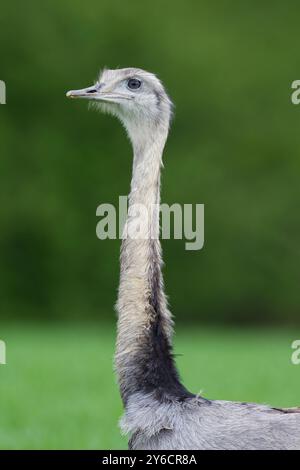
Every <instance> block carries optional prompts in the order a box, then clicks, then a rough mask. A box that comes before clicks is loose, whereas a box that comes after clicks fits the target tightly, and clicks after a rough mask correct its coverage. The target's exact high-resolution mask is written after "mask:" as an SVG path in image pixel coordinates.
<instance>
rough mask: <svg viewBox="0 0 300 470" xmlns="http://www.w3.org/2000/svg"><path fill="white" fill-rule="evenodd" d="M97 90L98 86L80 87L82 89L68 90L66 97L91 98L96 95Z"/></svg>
mask: <svg viewBox="0 0 300 470" xmlns="http://www.w3.org/2000/svg"><path fill="white" fill-rule="evenodd" d="M98 91H99V88H98V87H97V86H96V85H93V86H90V87H88V88H82V90H70V91H68V92H67V94H66V96H67V97H68V98H86V99H90V100H92V99H95V97H96V96H97V95H98Z"/></svg>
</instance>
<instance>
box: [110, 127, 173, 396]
mask: <svg viewBox="0 0 300 470" xmlns="http://www.w3.org/2000/svg"><path fill="white" fill-rule="evenodd" d="M166 137H167V134H166V133H165V134H163V133H160V134H159V135H157V136H156V138H151V139H149V140H148V141H146V142H141V141H139V142H138V143H135V142H133V148H134V159H133V173H132V181H131V191H130V195H129V202H128V217H127V220H126V223H125V227H124V235H123V242H122V247H121V273H120V286H119V295H118V302H117V310H118V315H119V318H118V336H117V348H116V370H117V375H118V380H119V385H120V390H121V396H122V398H123V401H124V403H125V404H126V402H127V400H128V398H129V397H130V396H131V395H132V394H134V393H137V392H145V393H149V392H153V391H155V392H156V393H162V389H165V388H168V387H169V388H170V384H172V387H173V383H175V388H176V387H178V384H179V381H178V377H177V373H176V369H175V366H174V364H173V359H172V354H171V334H172V320H171V315H170V312H169V310H168V308H167V301H166V296H165V293H164V287H163V278H162V273H161V265H162V258H161V247H160V241H159V203H160V170H161V162H162V153H163V148H164V144H165V141H166ZM173 388H174V387H173Z"/></svg>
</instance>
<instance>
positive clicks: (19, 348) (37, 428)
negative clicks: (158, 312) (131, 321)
mask: <svg viewBox="0 0 300 470" xmlns="http://www.w3.org/2000/svg"><path fill="white" fill-rule="evenodd" d="M1 335H2V337H3V338H5V340H6V345H7V364H6V365H3V366H0V383H1V399H0V423H1V424H0V448H1V449H123V448H126V445H127V442H126V439H125V438H122V437H121V435H120V432H119V429H118V426H117V422H118V419H119V417H120V416H121V414H122V406H121V402H120V398H119V394H118V389H117V386H116V383H115V378H114V375H113V372H112V362H113V349H114V328H113V327H112V326H109V325H107V326H101V327H100V326H99V325H94V324H92V325H89V326H82V325H78V326H74V325H69V324H64V325H60V326H54V325H50V324H49V325H47V324H44V325H40V326H37V325H25V324H15V325H9V326H6V327H5V326H4V327H2V328H1ZM295 336H296V333H295V332H294V331H293V330H271V331H268V330H266V329H262V330H252V329H243V330H242V329H228V330H226V329H222V330H221V329H213V328H201V327H200V326H199V327H194V328H193V329H186V328H184V327H183V326H181V327H180V328H179V331H178V334H177V335H176V338H175V352H176V353H177V354H178V357H177V362H178V365H179V368H180V371H181V375H182V378H183V380H184V382H185V384H186V385H187V386H188V387H189V388H190V389H191V390H192V391H193V392H199V391H202V392H203V393H204V395H205V396H207V397H209V398H218V399H230V400H241V401H246V400H247V401H259V402H263V403H270V404H272V405H274V406H295V405H296V404H298V405H299V404H300V396H299V374H300V366H295V365H292V364H291V362H290V357H291V352H292V349H291V343H292V341H293V340H294V339H295ZM182 353H183V355H181V354H182Z"/></svg>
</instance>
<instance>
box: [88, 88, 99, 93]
mask: <svg viewBox="0 0 300 470" xmlns="http://www.w3.org/2000/svg"><path fill="white" fill-rule="evenodd" d="M87 93H97V90H96V88H93V89H91V90H87Z"/></svg>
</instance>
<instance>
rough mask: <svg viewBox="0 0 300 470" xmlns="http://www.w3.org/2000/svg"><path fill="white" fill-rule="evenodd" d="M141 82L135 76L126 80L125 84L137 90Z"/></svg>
mask: <svg viewBox="0 0 300 470" xmlns="http://www.w3.org/2000/svg"><path fill="white" fill-rule="evenodd" d="M141 84H142V82H141V81H140V80H138V79H137V78H130V79H129V80H128V82H127V86H128V88H130V90H137V89H138V88H140V86H141Z"/></svg>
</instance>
